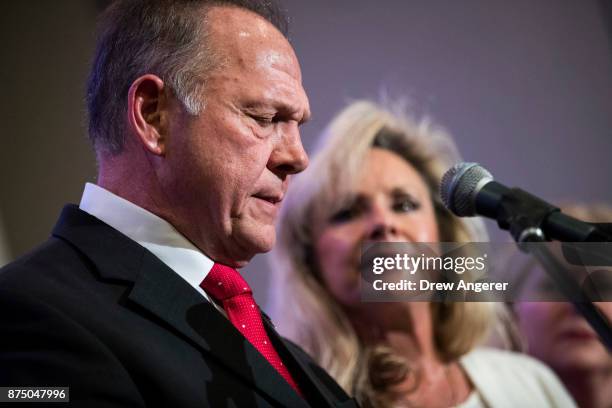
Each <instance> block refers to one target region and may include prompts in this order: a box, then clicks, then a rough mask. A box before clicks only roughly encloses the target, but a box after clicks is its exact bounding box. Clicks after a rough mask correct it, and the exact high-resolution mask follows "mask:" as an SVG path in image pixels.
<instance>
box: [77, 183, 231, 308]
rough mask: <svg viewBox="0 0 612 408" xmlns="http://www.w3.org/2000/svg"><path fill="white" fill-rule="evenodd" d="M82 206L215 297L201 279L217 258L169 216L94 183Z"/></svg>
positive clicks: (198, 289) (86, 185)
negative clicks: (178, 226) (171, 220)
mask: <svg viewBox="0 0 612 408" xmlns="http://www.w3.org/2000/svg"><path fill="white" fill-rule="evenodd" d="M79 208H80V209H81V210H83V211H85V212H87V213H89V214H91V215H93V216H94V217H96V218H98V219H99V220H101V221H103V222H105V223H106V224H108V225H110V226H111V227H113V228H114V229H116V230H117V231H119V232H121V233H122V234H124V235H126V236H128V237H129V238H131V239H132V240H134V241H136V242H138V243H139V244H140V245H142V246H143V247H145V248H147V249H148V250H149V251H151V252H152V253H153V255H155V256H156V257H158V258H159V259H160V260H161V261H162V262H163V263H165V264H166V265H167V266H168V267H169V268H170V269H172V270H173V271H174V272H176V274H177V275H179V276H180V277H181V278H183V279H184V280H185V281H186V282H187V283H189V284H190V285H191V286H192V287H193V288H194V289H195V290H197V291H198V292H199V293H200V294H201V295H202V296H204V298H206V300H208V301H209V302H210V301H211V300H210V297H209V296H208V295H207V294H206V292H204V290H203V289H202V288H201V287H200V283H201V282H202V281H203V280H204V278H205V277H206V275H208V273H209V272H210V270H211V268H212V267H213V264H214V262H213V261H212V260H211V259H210V258H209V257H207V256H206V255H204V254H203V253H202V252H201V251H200V250H199V249H198V248H196V247H195V245H193V244H192V243H191V242H189V240H188V239H187V238H185V237H184V236H183V235H181V233H179V232H178V231H177V230H176V229H175V228H174V227H173V226H172V225H170V224H169V223H168V222H167V221H166V220H164V219H162V218H160V217H158V216H157V215H155V214H153V213H151V212H149V211H147V210H145V209H144V208H141V207H139V206H137V205H136V204H134V203H131V202H130V201H128V200H126V199H124V198H121V197H119V196H117V195H115V194H113V193H111V192H110V191H108V190H106V189H104V188H102V187H100V186H98V185H96V184H92V183H87V184H85V190H84V191H83V196H82V197H81V203H80V204H79ZM211 303H212V304H213V305H214V306H215V307H216V308H217V310H219V311H221V312H222V313H223V314H225V313H224V312H223V310H222V309H221V308H220V307H219V306H218V305H217V304H215V303H214V302H211Z"/></svg>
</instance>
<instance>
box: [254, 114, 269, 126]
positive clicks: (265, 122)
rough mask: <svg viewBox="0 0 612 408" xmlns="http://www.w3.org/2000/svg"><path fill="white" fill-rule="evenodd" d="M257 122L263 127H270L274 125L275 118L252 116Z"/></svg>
mask: <svg viewBox="0 0 612 408" xmlns="http://www.w3.org/2000/svg"><path fill="white" fill-rule="evenodd" d="M250 116H251V118H252V119H253V120H255V122H257V123H259V124H260V125H261V126H268V125H271V124H272V123H274V117H273V116H258V115H250Z"/></svg>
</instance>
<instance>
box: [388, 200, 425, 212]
mask: <svg viewBox="0 0 612 408" xmlns="http://www.w3.org/2000/svg"><path fill="white" fill-rule="evenodd" d="M420 207H421V204H419V203H418V202H417V201H415V200H414V199H412V197H400V198H397V199H396V200H395V202H394V203H393V211H395V212H411V211H414V210H418V209H419V208H420Z"/></svg>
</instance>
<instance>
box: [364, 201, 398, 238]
mask: <svg viewBox="0 0 612 408" xmlns="http://www.w3.org/2000/svg"><path fill="white" fill-rule="evenodd" d="M369 221H370V225H369V230H368V239H369V240H371V241H395V240H397V239H398V233H399V230H398V226H397V225H396V221H395V217H394V216H393V214H392V213H391V211H390V210H388V209H385V208H381V207H379V206H373V207H372V208H371V214H370V217H369Z"/></svg>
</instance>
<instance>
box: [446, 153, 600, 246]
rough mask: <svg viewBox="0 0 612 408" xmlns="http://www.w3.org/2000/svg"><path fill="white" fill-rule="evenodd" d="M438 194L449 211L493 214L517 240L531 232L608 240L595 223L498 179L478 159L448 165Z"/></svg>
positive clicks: (559, 237) (571, 239)
mask: <svg viewBox="0 0 612 408" xmlns="http://www.w3.org/2000/svg"><path fill="white" fill-rule="evenodd" d="M440 196H441V198H442V202H443V203H444V205H445V206H446V208H448V209H449V210H450V211H451V212H452V213H453V214H455V215H457V216H459V217H472V216H475V215H482V216H485V217H488V218H493V219H495V220H497V223H498V225H499V227H500V228H502V229H505V230H510V232H511V233H512V235H513V236H514V239H515V240H517V241H518V242H523V241H528V240H529V236H530V235H532V234H535V235H539V236H540V238H541V239H550V240H559V241H562V242H602V241H608V240H609V237H607V236H606V234H604V233H603V232H601V231H600V230H598V229H597V227H596V226H595V225H593V224H590V223H587V222H583V221H580V220H578V219H576V218H574V217H570V216H569V215H566V214H563V213H562V212H561V211H560V210H559V208H558V207H555V206H554V205H552V204H549V203H547V202H546V201H544V200H542V199H540V198H538V197H536V196H534V195H532V194H530V193H528V192H526V191H523V190H521V189H519V188H508V187H506V186H504V185H503V184H501V183H498V182H497V181H495V180H494V179H493V176H492V175H491V173H489V171H487V169H485V168H484V167H482V166H481V165H479V164H478V163H459V164H456V165H455V166H453V167H452V168H451V169H449V170H448V171H447V172H446V173H445V174H444V176H443V177H442V182H441V183H440Z"/></svg>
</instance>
